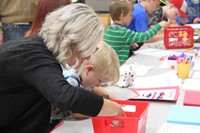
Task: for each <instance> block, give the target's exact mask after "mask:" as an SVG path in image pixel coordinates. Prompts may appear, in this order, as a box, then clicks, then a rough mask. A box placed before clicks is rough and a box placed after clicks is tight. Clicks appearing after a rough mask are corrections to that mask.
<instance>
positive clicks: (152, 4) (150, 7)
mask: <svg viewBox="0 0 200 133" xmlns="http://www.w3.org/2000/svg"><path fill="white" fill-rule="evenodd" d="M139 2H140V3H142V6H143V7H144V9H145V10H146V12H147V13H148V14H152V13H153V12H154V11H155V10H156V9H157V8H158V6H159V5H160V3H161V2H160V0H140V1H139Z"/></svg>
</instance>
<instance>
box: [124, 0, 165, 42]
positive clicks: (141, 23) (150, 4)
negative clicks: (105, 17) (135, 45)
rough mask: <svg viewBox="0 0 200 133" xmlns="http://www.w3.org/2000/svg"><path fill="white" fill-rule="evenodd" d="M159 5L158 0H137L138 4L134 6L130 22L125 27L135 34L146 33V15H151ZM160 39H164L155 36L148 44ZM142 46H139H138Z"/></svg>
mask: <svg viewBox="0 0 200 133" xmlns="http://www.w3.org/2000/svg"><path fill="white" fill-rule="evenodd" d="M159 4H160V1H159V0H139V1H138V3H137V4H135V5H134V11H133V13H132V17H133V18H132V21H131V23H130V24H129V25H128V26H126V27H127V28H128V29H130V30H133V31H136V32H144V31H147V30H148V29H149V26H148V17H147V16H148V14H152V13H153V12H154V11H155V10H156V9H157V8H158V6H159ZM162 39H164V35H163V34H156V35H155V36H153V37H152V38H151V39H149V40H148V42H155V41H158V40H162ZM142 44H143V43H142ZM142 44H139V46H141V45H142Z"/></svg>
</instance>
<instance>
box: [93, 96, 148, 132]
mask: <svg viewBox="0 0 200 133" xmlns="http://www.w3.org/2000/svg"><path fill="white" fill-rule="evenodd" d="M115 102H117V103H119V104H122V105H135V106H136V111H135V112H125V113H126V117H100V116H98V117H93V118H92V124H93V129H94V133H145V132H146V122H147V110H148V107H149V105H150V102H140V101H128V100H126V101H122V100H115ZM115 120H117V121H120V122H121V123H123V126H121V127H120V126H115V125H113V121H115Z"/></svg>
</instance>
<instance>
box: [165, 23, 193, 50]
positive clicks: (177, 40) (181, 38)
mask: <svg viewBox="0 0 200 133" xmlns="http://www.w3.org/2000/svg"><path fill="white" fill-rule="evenodd" d="M193 37H194V29H193V28H192V27H191V26H172V27H168V28H165V29H164V45H165V48H166V49H181V48H191V47H193V46H194V38H193Z"/></svg>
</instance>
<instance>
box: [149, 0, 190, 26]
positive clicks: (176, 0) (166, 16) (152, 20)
mask: <svg viewBox="0 0 200 133" xmlns="http://www.w3.org/2000/svg"><path fill="white" fill-rule="evenodd" d="M186 9H187V3H186V2H185V1H184V0H169V3H167V5H166V6H163V7H161V6H160V7H158V8H157V10H156V11H154V12H153V13H152V14H150V15H149V16H148V18H149V27H151V26H153V25H155V24H157V23H159V22H161V21H163V20H165V21H168V20H174V21H175V19H176V18H177V17H178V16H179V15H181V16H182V17H183V18H187V15H186V14H185V12H186Z"/></svg>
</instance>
